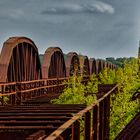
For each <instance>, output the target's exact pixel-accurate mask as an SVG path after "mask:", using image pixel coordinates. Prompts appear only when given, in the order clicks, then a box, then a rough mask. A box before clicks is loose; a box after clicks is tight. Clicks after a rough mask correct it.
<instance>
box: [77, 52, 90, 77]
mask: <svg viewBox="0 0 140 140" xmlns="http://www.w3.org/2000/svg"><path fill="white" fill-rule="evenodd" d="M79 62H80V72H81V75H83V76H86V75H90V67H89V60H88V57H87V56H83V55H79Z"/></svg>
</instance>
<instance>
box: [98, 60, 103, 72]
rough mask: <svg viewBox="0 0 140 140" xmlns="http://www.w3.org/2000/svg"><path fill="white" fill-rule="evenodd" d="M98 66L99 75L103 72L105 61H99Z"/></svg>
mask: <svg viewBox="0 0 140 140" xmlns="http://www.w3.org/2000/svg"><path fill="white" fill-rule="evenodd" d="M97 65H98V74H99V73H100V72H101V71H103V60H101V59H97Z"/></svg>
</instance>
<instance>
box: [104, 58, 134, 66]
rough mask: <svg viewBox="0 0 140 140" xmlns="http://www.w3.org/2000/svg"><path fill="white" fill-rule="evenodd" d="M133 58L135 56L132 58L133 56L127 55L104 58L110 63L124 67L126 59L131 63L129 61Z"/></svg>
mask: <svg viewBox="0 0 140 140" xmlns="http://www.w3.org/2000/svg"><path fill="white" fill-rule="evenodd" d="M133 60H136V58H134V57H129V58H127V57H122V58H116V59H115V58H114V57H108V58H106V61H108V62H111V63H113V64H115V65H117V66H118V67H124V64H125V62H126V61H127V62H130V63H131V61H133Z"/></svg>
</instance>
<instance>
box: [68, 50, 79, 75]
mask: <svg viewBox="0 0 140 140" xmlns="http://www.w3.org/2000/svg"><path fill="white" fill-rule="evenodd" d="M66 57H67V58H66V70H67V71H66V75H67V77H69V76H72V75H73V73H75V72H76V74H78V71H80V63H79V57H78V54H77V53H76V52H69V53H68V54H67V55H66Z"/></svg>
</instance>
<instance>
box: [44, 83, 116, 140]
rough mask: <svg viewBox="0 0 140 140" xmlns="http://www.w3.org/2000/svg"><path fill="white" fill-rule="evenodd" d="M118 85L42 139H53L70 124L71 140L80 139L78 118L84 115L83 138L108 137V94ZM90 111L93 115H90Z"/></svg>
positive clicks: (100, 138) (100, 139)
mask: <svg viewBox="0 0 140 140" xmlns="http://www.w3.org/2000/svg"><path fill="white" fill-rule="evenodd" d="M117 87H118V85H116V86H114V87H113V88H112V89H111V90H110V91H109V92H108V93H107V94H105V95H104V96H103V97H102V98H100V99H99V100H97V101H96V102H95V103H94V104H92V105H91V106H88V107H86V108H85V109H83V110H81V111H80V112H78V113H77V114H75V115H74V116H73V117H72V118H71V119H70V120H68V121H67V122H65V123H64V124H63V125H61V126H60V127H59V128H58V129H57V130H55V131H54V132H53V133H52V134H50V135H49V136H48V137H47V138H45V139H44V140H55V139H57V138H59V137H60V136H61V134H62V133H63V132H65V131H66V130H67V129H68V128H69V127H70V126H72V133H71V134H72V140H80V121H79V120H80V118H82V117H84V139H85V140H90V139H91V138H92V139H95V140H96V139H99V140H103V139H106V140H107V139H109V130H108V129H109V128H108V127H107V126H108V123H109V119H108V118H109V109H110V107H109V102H110V95H111V93H112V92H113V91H115V90H116V89H117ZM91 111H92V113H93V117H92V116H91Z"/></svg>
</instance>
